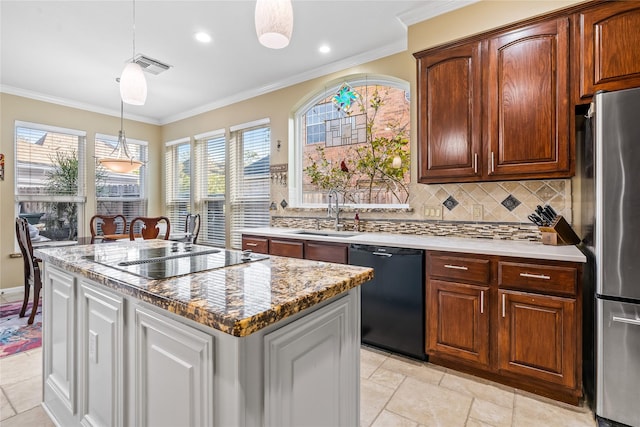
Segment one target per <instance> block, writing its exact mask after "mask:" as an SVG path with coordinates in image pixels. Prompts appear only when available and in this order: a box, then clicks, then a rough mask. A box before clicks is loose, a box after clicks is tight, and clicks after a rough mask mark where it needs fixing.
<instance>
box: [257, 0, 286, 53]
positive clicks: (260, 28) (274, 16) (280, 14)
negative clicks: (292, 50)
mask: <svg viewBox="0 0 640 427" xmlns="http://www.w3.org/2000/svg"><path fill="white" fill-rule="evenodd" d="M255 23H256V33H257V34H258V41H259V42H260V44H262V45H263V46H266V47H268V48H270V49H282V48H284V47H287V46H288V45H289V41H290V40H291V33H292V32H293V6H292V5H291V0H257V2H256V13H255Z"/></svg>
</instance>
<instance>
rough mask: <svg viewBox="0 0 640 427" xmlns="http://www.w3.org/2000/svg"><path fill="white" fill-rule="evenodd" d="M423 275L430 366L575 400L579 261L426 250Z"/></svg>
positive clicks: (579, 381)
mask: <svg viewBox="0 0 640 427" xmlns="http://www.w3.org/2000/svg"><path fill="white" fill-rule="evenodd" d="M482 260H485V261H486V264H483V262H482ZM454 261H455V262H454ZM482 265H485V266H484V267H483V268H482V269H480V270H479V269H478V266H482ZM447 269H448V270H451V271H452V272H453V273H452V274H450V275H449V276H452V277H450V278H449V277H447ZM426 271H427V277H426V284H427V293H426V298H427V301H426V302H427V305H426V307H427V313H426V326H427V328H426V334H427V336H426V352H427V354H428V355H429V361H430V362H432V363H435V364H439V365H443V366H447V367H450V368H453V369H456V370H459V371H464V372H468V373H471V374H474V375H477V376H481V377H484V378H488V379H490V380H493V381H497V382H500V383H503V384H507V385H509V386H512V387H516V388H520V389H523V390H528V391H531V392H533V393H536V394H540V395H543V396H548V397H551V398H553V399H556V400H561V401H564V402H568V403H572V404H578V403H579V401H580V398H581V397H582V323H581V317H580V314H581V313H582V291H581V286H580V283H581V282H580V280H581V271H582V268H581V265H580V264H578V263H571V262H560V261H541V260H532V259H521V258H512V257H502V256H489V255H487V256H482V255H475V254H474V255H471V254H454V253H446V252H435V251H429V252H428V253H427V268H426ZM478 271H485V272H486V273H487V274H479V273H478Z"/></svg>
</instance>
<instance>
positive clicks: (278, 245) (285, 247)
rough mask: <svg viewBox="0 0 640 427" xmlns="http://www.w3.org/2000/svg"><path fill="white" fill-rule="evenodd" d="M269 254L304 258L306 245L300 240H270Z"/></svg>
mask: <svg viewBox="0 0 640 427" xmlns="http://www.w3.org/2000/svg"><path fill="white" fill-rule="evenodd" d="M269 254H270V255H278V256H286V257H290V258H304V244H303V242H301V241H299V240H284V239H270V240H269Z"/></svg>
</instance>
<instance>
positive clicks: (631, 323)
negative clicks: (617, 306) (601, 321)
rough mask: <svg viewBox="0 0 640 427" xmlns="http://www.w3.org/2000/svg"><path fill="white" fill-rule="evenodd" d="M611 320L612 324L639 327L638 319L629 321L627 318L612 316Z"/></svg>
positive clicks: (639, 320) (639, 321)
mask: <svg viewBox="0 0 640 427" xmlns="http://www.w3.org/2000/svg"><path fill="white" fill-rule="evenodd" d="M611 320H613V321H614V322H620V323H628V324H630V325H636V326H640V319H629V318H628V317H618V316H613V317H612V318H611Z"/></svg>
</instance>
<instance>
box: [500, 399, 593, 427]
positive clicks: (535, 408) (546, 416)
mask: <svg viewBox="0 0 640 427" xmlns="http://www.w3.org/2000/svg"><path fill="white" fill-rule="evenodd" d="M512 425H513V427H539V426H541V425H544V426H562V427H594V426H595V425H596V423H595V421H594V418H593V414H592V413H591V412H590V411H589V412H587V411H585V410H584V409H582V408H576V409H575V410H573V409H569V408H567V407H564V406H558V405H556V404H552V403H547V402H545V401H541V400H538V399H534V398H531V397H528V396H523V395H521V394H516V398H515V410H514V414H513V424H512Z"/></svg>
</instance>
